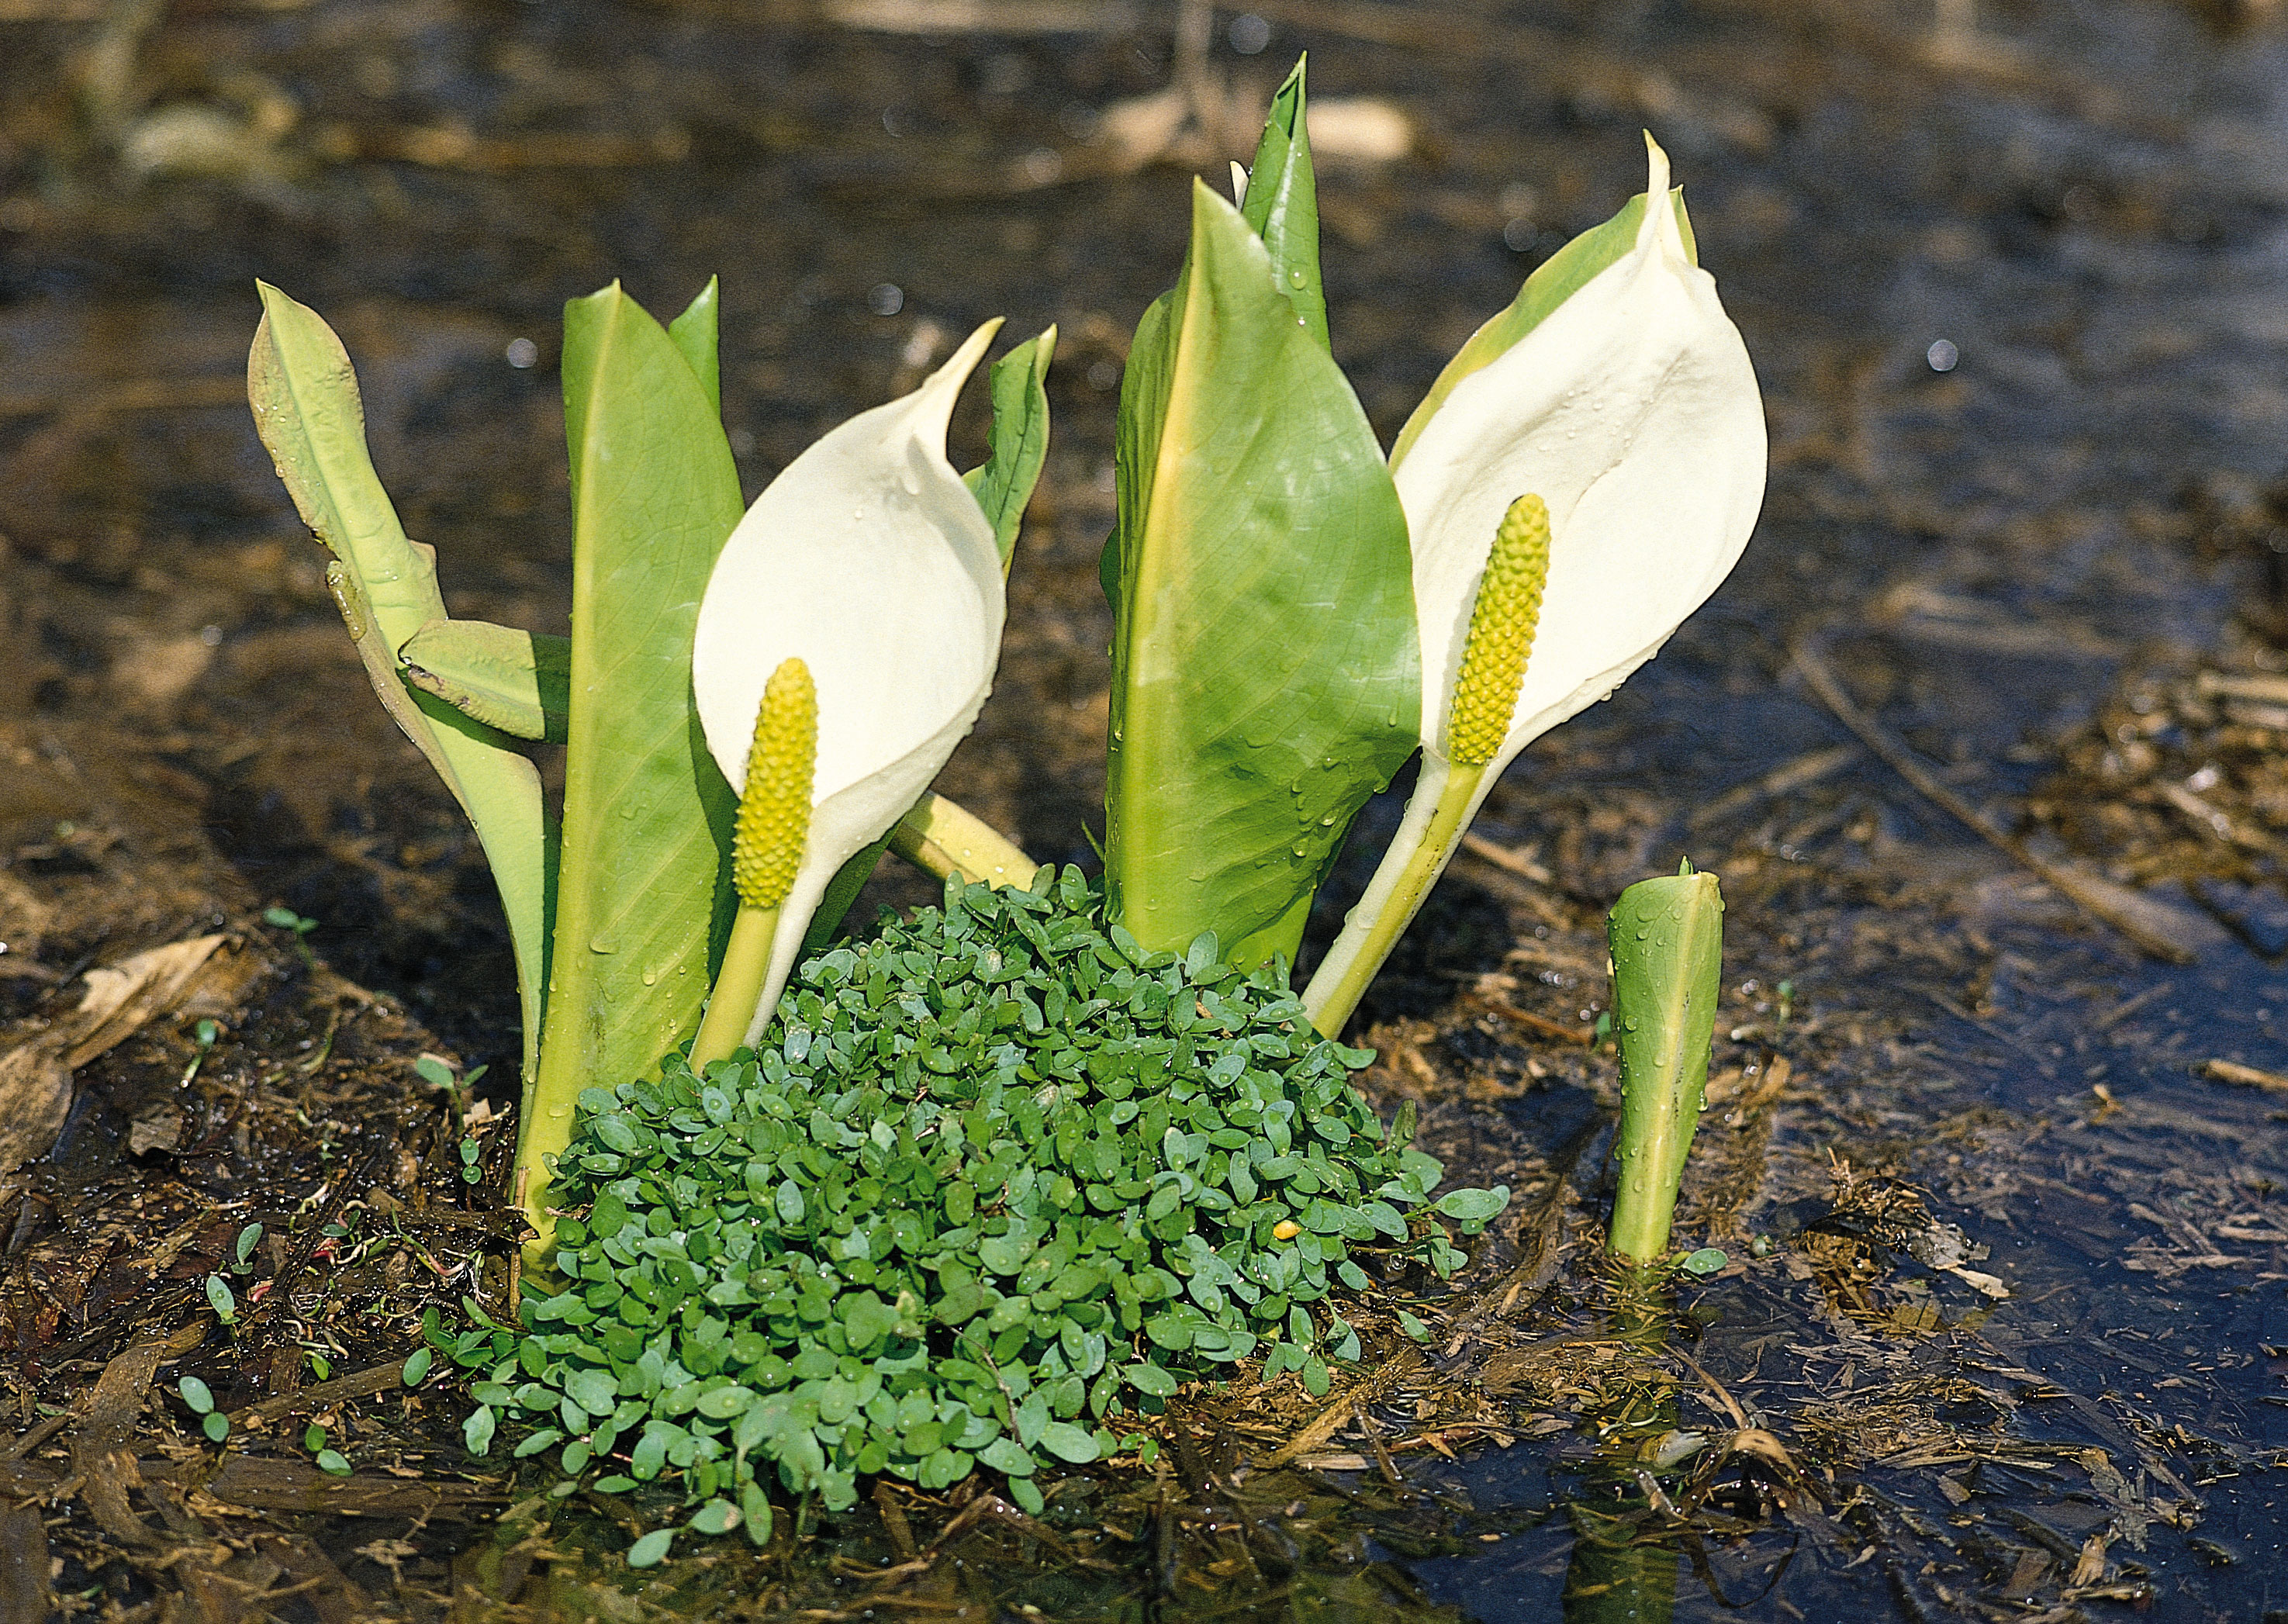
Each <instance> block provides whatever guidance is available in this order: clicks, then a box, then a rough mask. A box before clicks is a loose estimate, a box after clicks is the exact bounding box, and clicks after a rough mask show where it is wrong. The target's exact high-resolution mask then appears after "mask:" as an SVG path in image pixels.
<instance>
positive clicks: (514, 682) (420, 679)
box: [397, 621, 572, 744]
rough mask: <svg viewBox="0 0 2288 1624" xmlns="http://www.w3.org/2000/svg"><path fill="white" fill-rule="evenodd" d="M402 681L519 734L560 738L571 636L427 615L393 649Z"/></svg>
mask: <svg viewBox="0 0 2288 1624" xmlns="http://www.w3.org/2000/svg"><path fill="white" fill-rule="evenodd" d="M397 657H398V659H399V660H400V661H401V662H402V663H403V666H404V669H405V680H406V681H407V682H409V683H410V684H412V685H413V686H415V687H417V688H418V689H420V690H421V692H422V693H433V694H435V695H436V696H437V697H438V698H439V699H441V700H443V701H445V702H446V703H447V704H449V705H450V706H452V707H453V709H456V710H457V711H459V712H460V713H461V714H462V715H463V716H465V717H469V718H470V719H471V720H473V721H476V722H481V723H483V724H484V725H486V726H487V727H497V728H498V729H499V730H500V731H501V732H503V733H507V734H510V735H511V736H512V737H514V738H518V739H546V740H549V741H552V742H553V743H557V744H561V743H563V742H564V716H565V712H566V710H567V709H568V706H569V699H568V693H567V689H568V687H569V685H570V683H571V679H572V640H571V639H570V638H552V637H544V636H541V637H536V636H535V635H534V634H533V633H531V632H529V631H520V630H517V629H516V628H515V627H513V626H496V625H494V624H493V623H492V622H490V621H431V622H429V623H428V624H427V625H426V626H424V627H423V628H422V629H421V630H418V631H417V632H415V633H414V634H413V635H412V637H410V638H408V639H407V640H406V643H405V646H403V647H401V648H400V649H399V650H398V651H397Z"/></svg>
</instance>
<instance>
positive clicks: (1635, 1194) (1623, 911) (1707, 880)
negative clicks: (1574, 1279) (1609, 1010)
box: [1606, 862, 1724, 1263]
mask: <svg viewBox="0 0 2288 1624" xmlns="http://www.w3.org/2000/svg"><path fill="white" fill-rule="evenodd" d="M1606 935H1607V939H1608V940H1609V943H1610V945H1611V947H1612V954H1613V1033H1614V1035H1615V1036H1616V1037H1617V1038H1618V1039H1619V1040H1620V1047H1621V1129H1620V1136H1619V1137H1618V1138H1617V1140H1616V1141H1615V1143H1614V1149H1615V1151H1616V1153H1617V1154H1618V1155H1619V1157H1620V1161H1621V1178H1620V1185H1619V1188H1618V1190H1617V1192H1616V1193H1615V1195H1614V1198H1613V1222H1612V1226H1611V1228H1610V1229H1609V1231H1608V1232H1607V1240H1608V1244H1609V1245H1610V1247H1611V1248H1612V1249H1613V1250H1614V1251H1616V1252H1618V1253H1619V1254H1620V1255H1621V1256H1624V1257H1628V1258H1633V1259H1634V1260H1635V1261H1636V1262H1638V1263H1654V1262H1656V1261H1658V1260H1659V1259H1660V1258H1661V1257H1662V1256H1664V1255H1665V1254H1666V1253H1667V1251H1668V1229H1669V1220H1670V1218H1671V1216H1672V1215H1673V1213H1674V1211H1675V1208H1676V1189H1677V1183H1678V1181H1679V1180H1680V1179H1681V1178H1682V1177H1683V1176H1684V1159H1685V1157H1686V1155H1687V1154H1688V1153H1690V1151H1691V1149H1692V1135H1693V1130H1694V1129H1696V1128H1697V1127H1698V1126H1699V1121H1700V1113H1701V1112H1702V1111H1703V1110H1704V1108H1705V1107H1706V1105H1707V1094H1708V1045H1709V1042H1710V1040H1711V1039H1712V1037H1713V1036H1714V1034H1715V1027H1716V1001H1717V998H1718V996H1719V995H1720V993H1721V992H1722V990H1723V974H1724V896H1723V892H1722V891H1720V889H1719V888H1718V886H1717V883H1716V876H1715V875H1712V874H1699V873H1696V872H1694V870H1693V867H1692V865H1691V864H1690V863H1689V862H1688V863H1686V864H1684V865H1683V867H1681V868H1680V870H1679V871H1678V872H1677V873H1675V874H1672V875H1664V876H1662V877H1661V878H1658V879H1652V880H1640V881H1638V882H1637V883H1635V884H1633V885H1632V886H1630V887H1629V888H1628V889H1627V890H1626V891H1623V892H1622V893H1621V899H1620V900H1619V901H1618V902H1617V903H1615V904H1614V905H1613V911H1612V915H1611V916H1610V918H1609V920H1608V921H1607V926H1606Z"/></svg>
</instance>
